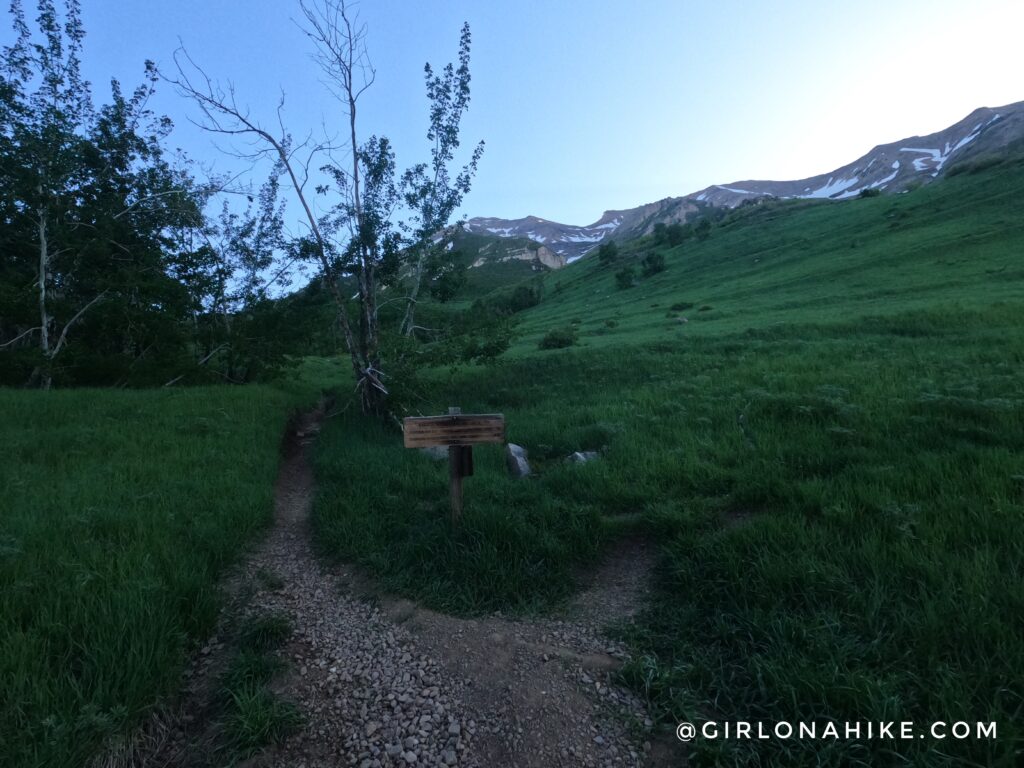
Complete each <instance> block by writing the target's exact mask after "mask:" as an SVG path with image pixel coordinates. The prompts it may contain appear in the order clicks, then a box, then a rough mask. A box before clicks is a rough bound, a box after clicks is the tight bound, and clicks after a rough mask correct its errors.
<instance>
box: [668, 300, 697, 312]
mask: <svg viewBox="0 0 1024 768" xmlns="http://www.w3.org/2000/svg"><path fill="white" fill-rule="evenodd" d="M669 309H671V310H672V311H673V312H685V311H686V310H688V309H693V302H692V301H680V302H678V303H676V304H673V305H672V306H671V307H669Z"/></svg>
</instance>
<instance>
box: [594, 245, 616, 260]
mask: <svg viewBox="0 0 1024 768" xmlns="http://www.w3.org/2000/svg"><path fill="white" fill-rule="evenodd" d="M597 258H598V260H600V262H601V263H602V264H611V263H613V262H614V261H615V260H616V259H617V258H619V247H618V246H617V245H615V243H614V242H608V243H601V247H600V248H598V249H597Z"/></svg>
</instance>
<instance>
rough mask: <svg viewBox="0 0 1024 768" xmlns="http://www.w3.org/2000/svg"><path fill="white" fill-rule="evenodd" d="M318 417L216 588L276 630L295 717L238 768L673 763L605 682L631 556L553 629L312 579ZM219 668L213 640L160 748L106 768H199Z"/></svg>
mask: <svg viewBox="0 0 1024 768" xmlns="http://www.w3.org/2000/svg"><path fill="white" fill-rule="evenodd" d="M323 416H324V411H323V407H321V408H319V409H317V410H316V411H313V412H311V413H309V414H306V415H305V416H304V417H303V418H302V419H301V420H300V421H299V423H298V424H297V425H296V428H295V430H294V432H293V436H292V438H291V439H290V440H288V441H286V444H285V449H284V451H283V457H282V463H281V468H280V472H279V476H278V481H277V488H276V501H275V523H274V526H273V528H272V529H271V531H270V532H269V534H268V535H267V537H266V539H265V540H264V541H263V542H262V544H260V546H259V547H258V548H257V549H256V551H255V552H254V553H253V554H252V555H251V556H250V558H249V559H248V560H247V562H246V563H245V565H244V566H242V567H241V568H240V569H239V571H238V572H237V573H236V574H235V576H234V577H232V578H231V579H230V580H229V582H228V584H227V589H228V593H229V595H235V596H236V597H237V596H238V595H240V594H242V593H245V594H246V597H247V598H248V600H247V602H246V608H245V609H244V610H246V611H254V612H257V613H265V612H273V611H279V612H284V613H287V614H288V615H289V616H290V618H291V620H292V625H293V627H294V633H293V635H292V638H291V640H290V641H289V642H288V644H287V646H286V647H285V649H284V650H283V652H282V653H283V655H285V656H287V658H288V660H289V661H290V665H289V670H288V671H287V672H285V673H283V674H282V675H280V676H279V677H278V678H277V679H275V681H274V683H273V685H272V687H273V688H274V690H275V691H276V692H277V693H279V694H280V695H281V696H283V697H285V698H287V699H290V700H292V701H294V702H296V703H297V704H298V705H299V707H300V708H301V710H302V711H303V714H304V716H305V726H304V728H303V729H302V731H301V732H300V733H298V734H296V735H295V736H293V737H291V738H290V739H289V740H288V741H286V742H285V743H283V744H281V745H279V746H277V747H273V748H271V749H268V750H266V751H265V752H263V753H261V754H260V755H258V756H257V757H256V758H253V759H252V760H250V761H248V762H247V763H246V765H249V766H253V767H254V768H255V767H259V768H269V767H272V766H275V767H276V766H282V767H283V766H289V768H319V767H321V766H323V767H324V768H326V767H327V766H359V768H379V767H382V766H409V765H415V766H448V765H459V766H479V767H480V768H504V767H505V766H508V767H509V768H512V767H515V768H519V767H523V768H527V767H529V768H534V767H536V768H542V767H543V768H548V767H553V766H566V767H567V768H568V767H569V766H573V767H575V766H594V767H597V766H616V767H617V766H641V765H643V766H652V765H657V766H663V765H676V764H682V762H681V761H682V760H683V753H682V750H679V751H678V752H674V754H673V753H672V752H670V751H667V750H666V749H665V748H664V744H660V745H658V746H656V747H655V748H654V749H652V748H651V745H650V743H649V741H648V739H649V738H650V735H649V732H650V727H651V721H650V720H649V719H648V718H647V714H646V712H645V711H644V707H643V704H642V703H641V702H640V701H639V700H638V699H636V698H635V697H634V696H633V695H632V694H631V693H629V692H628V691H626V690H624V689H621V688H619V687H617V686H615V685H612V684H610V682H609V674H610V673H611V672H612V671H613V670H615V669H617V668H618V667H619V665H620V664H621V663H622V660H623V659H624V658H625V657H626V650H625V648H623V647H622V646H621V645H619V644H617V643H615V642H613V641H611V640H609V639H608V638H607V637H605V636H604V635H603V634H602V632H601V629H602V627H603V625H605V624H606V623H608V622H610V621H613V620H616V619H628V617H629V616H630V615H632V613H634V612H635V611H636V610H637V609H638V608H639V607H640V606H641V605H642V599H643V594H644V591H645V588H646V582H647V578H648V574H649V569H650V564H651V561H652V553H651V552H650V551H649V549H648V548H647V547H646V546H645V545H644V544H643V543H642V542H633V543H630V544H629V545H628V546H626V547H624V548H623V549H621V550H620V551H618V552H617V553H616V555H615V556H614V557H612V558H611V559H610V560H609V562H608V563H607V565H606V566H605V567H603V568H602V569H600V570H599V571H598V572H597V573H596V574H595V575H594V577H593V582H592V584H591V586H590V587H589V588H588V589H585V590H584V591H582V592H581V593H580V594H579V595H578V596H577V598H576V599H575V600H574V601H573V602H572V604H571V605H570V606H569V608H568V610H567V611H566V612H565V614H564V615H562V616H558V617H550V618H544V619H531V620H519V619H508V618H504V617H501V616H498V615H496V616H492V617H487V618H483V619H459V618H455V617H451V616H446V615H442V614H439V613H435V612H432V611H428V610H425V609H422V608H419V607H417V606H416V605H415V604H413V603H411V602H409V601H406V600H397V599H389V598H387V597H381V596H379V595H374V594H372V585H369V584H368V583H367V582H366V580H365V579H362V578H360V577H359V576H358V575H357V574H355V573H354V572H353V571H352V570H351V569H348V568H345V567H326V566H325V565H323V564H322V563H321V562H320V561H319V560H318V559H317V558H316V557H315V556H314V555H313V553H312V551H311V547H310V532H309V527H308V518H309V511H310V507H311V504H312V496H313V476H312V471H311V468H310V465H309V462H308V460H307V447H308V445H309V444H310V443H311V442H312V440H313V439H314V438H315V435H316V433H317V432H318V431H319V423H320V421H321V420H322V418H323ZM267 574H272V575H273V576H274V578H273V579H272V580H271V583H272V584H273V588H267V587H266V586H265V583H266V582H267V581H268V580H267V578H266V575H267ZM261 577H262V578H261ZM228 613H229V614H230V611H229V612H228ZM224 655H225V652H224V651H223V649H222V648H221V646H220V645H219V644H218V642H217V640H216V638H214V640H213V641H212V642H211V644H210V645H209V646H207V648H205V649H204V653H203V654H202V655H201V656H200V658H199V659H198V660H197V663H196V665H195V667H194V670H193V671H192V672H191V673H190V679H191V683H190V685H189V690H188V693H187V694H186V700H185V702H184V704H183V706H182V710H181V712H179V713H178V715H177V716H176V717H169V718H166V722H165V723H164V724H162V725H161V726H160V727H157V728H155V729H153V728H151V729H150V730H151V731H155V732H158V733H159V734H161V735H162V739H159V741H160V742H161V743H160V744H159V745H158V748H156V749H149V750H142V751H139V752H138V753H137V754H136V755H135V757H134V759H131V760H130V761H128V762H124V761H121V763H120V764H122V765H124V764H131V765H146V766H157V765H160V766H165V765H174V766H197V765H203V764H204V763H205V759H204V758H203V756H202V754H201V753H202V752H203V751H204V744H205V745H208V744H209V743H210V742H211V739H212V738H214V736H215V734H210V733H208V732H206V730H207V729H206V728H205V726H204V725H203V719H204V718H203V710H204V707H206V706H208V705H207V704H206V702H208V701H209V700H210V698H211V691H212V689H213V687H214V685H215V683H214V682H213V680H214V679H215V677H216V672H217V670H218V668H219V666H220V665H222V663H223V662H222V661H219V658H220V657H221V656H224ZM154 743H155V742H154ZM145 752H149V753H150V754H149V756H148V757H146V756H145V755H144V753H145ZM666 753H668V755H669V756H670V757H671V758H674V760H670V759H667V758H666V756H665V755H666ZM656 755H662V756H661V757H657V756H656ZM676 761H679V762H676Z"/></svg>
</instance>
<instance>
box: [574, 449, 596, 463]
mask: <svg viewBox="0 0 1024 768" xmlns="http://www.w3.org/2000/svg"><path fill="white" fill-rule="evenodd" d="M599 458H601V454H600V453H598V452H597V451H576V453H574V454H572V455H571V456H570V457H569V458H567V459H566V461H567V462H569V463H570V464H586V463H587V462H588V461H594V459H599Z"/></svg>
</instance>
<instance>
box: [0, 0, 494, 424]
mask: <svg viewBox="0 0 1024 768" xmlns="http://www.w3.org/2000/svg"><path fill="white" fill-rule="evenodd" d="M298 5H299V10H300V11H301V15H302V20H303V29H304V31H305V32H306V34H307V36H308V38H309V40H310V41H311V43H312V45H313V51H314V58H315V60H316V62H317V63H318V64H319V66H320V69H321V73H320V74H321V75H322V76H323V77H322V79H323V80H324V81H325V82H326V83H327V84H328V85H329V89H328V90H329V91H330V92H331V93H332V94H333V95H334V96H335V97H336V98H337V100H338V103H337V104H336V105H335V106H336V107H337V108H338V109H337V111H338V112H339V113H340V115H341V116H342V118H343V119H342V125H343V126H344V127H343V130H342V131H341V133H342V134H343V135H344V141H343V142H341V143H340V144H336V143H334V142H333V141H332V140H329V139H324V140H322V141H320V142H314V141H311V140H307V141H305V142H296V141H294V140H293V138H292V134H291V133H290V132H289V131H288V129H287V127H286V125H285V120H284V112H283V103H281V104H278V105H276V106H277V110H276V114H275V116H274V122H273V124H272V125H273V127H268V126H269V124H268V125H264V124H263V123H261V122H260V121H259V120H258V119H256V118H255V117H253V116H252V114H253V113H252V112H251V111H250V109H249V108H248V107H247V106H244V105H242V104H240V103H239V102H238V101H237V100H236V94H235V92H234V90H233V89H231V88H222V87H221V86H219V85H218V83H217V81H216V80H215V79H214V78H213V77H210V76H209V75H207V74H206V73H205V72H204V71H203V70H202V69H200V68H199V67H198V66H197V65H196V64H195V62H194V61H193V60H192V59H191V58H190V57H189V56H188V54H187V53H186V52H185V51H183V50H181V51H178V52H177V54H176V56H175V70H174V71H173V72H171V73H161V72H159V71H157V69H156V68H155V67H154V66H153V65H152V64H150V63H147V65H146V70H145V80H144V82H143V84H142V85H141V86H140V87H138V88H137V89H135V90H134V91H132V92H131V93H125V92H124V91H123V90H122V88H121V86H120V84H119V83H117V82H116V81H114V82H112V83H111V99H110V102H109V103H108V104H105V105H102V106H97V105H96V104H95V102H94V100H93V96H92V92H91V88H90V86H89V84H88V83H87V82H86V81H84V80H83V78H82V76H81V71H80V62H81V59H82V52H83V41H84V37H85V31H84V29H83V27H82V22H81V12H80V7H79V2H78V0H64V1H63V2H62V3H60V7H58V2H57V0H37V3H36V10H37V15H36V24H35V29H34V30H33V29H32V28H31V27H30V25H29V22H28V19H27V16H26V13H25V9H24V8H23V4H22V0H13V2H12V5H11V18H12V21H13V26H14V30H15V42H14V43H13V45H10V46H8V47H6V48H4V49H3V51H2V60H0V355H3V358H2V360H3V365H2V366H0V383H3V384H30V385H35V386H40V387H47V388H48V387H50V386H51V385H53V384H54V383H55V382H56V383H59V384H61V385H73V384H107V385H109V384H115V385H152V384H171V383H176V382H182V381H189V382H192V381H196V380H199V379H201V378H212V379H216V380H222V379H226V380H229V381H238V382H240V381H247V380H251V379H253V378H256V377H258V376H260V375H262V374H264V373H267V372H269V371H273V370H276V369H277V368H278V367H280V365H282V364H283V363H284V360H285V358H286V353H288V352H292V353H301V352H303V351H306V350H305V349H304V347H303V340H304V339H305V340H307V341H309V340H310V339H311V338H314V337H315V339H316V344H317V345H318V346H321V347H322V346H323V345H324V343H325V340H329V339H331V338H334V339H335V340H336V341H337V342H338V343H339V344H340V346H341V347H342V348H344V349H345V350H346V351H347V352H348V354H349V357H350V359H351V364H352V369H353V373H354V375H355V380H356V382H357V384H358V389H359V392H360V396H361V401H362V405H363V408H364V410H366V411H368V412H375V413H383V412H384V411H385V410H386V407H385V401H386V398H387V396H388V388H387V385H386V384H385V378H386V376H387V374H386V373H385V370H384V369H385V367H387V365H388V364H389V363H386V362H385V361H384V355H385V353H384V351H383V350H384V349H385V348H386V347H388V346H389V342H388V341H387V337H389V336H390V335H395V336H400V337H405V338H409V339H412V338H414V337H415V335H416V332H417V331H418V330H422V328H421V327H420V326H418V325H417V307H418V305H419V303H420V302H421V298H422V297H421V292H422V291H424V290H426V291H427V292H428V293H429V294H430V295H432V296H433V297H435V298H437V299H439V300H442V301H444V300H448V299H450V298H452V297H453V296H454V295H455V294H456V292H457V291H458V290H459V289H460V288H461V286H462V284H463V283H464V281H465V275H464V271H465V265H462V264H460V263H459V260H458V254H457V253H455V252H453V251H452V250H451V249H450V247H449V246H450V243H449V242H448V241H447V239H446V238H445V237H443V236H440V237H439V236H438V233H443V232H446V231H451V230H450V228H449V227H448V225H449V222H450V219H451V217H452V216H453V214H454V211H455V210H456V209H457V208H458V206H459V205H460V204H461V201H462V198H463V196H464V195H465V194H466V193H467V192H468V191H469V188H470V184H471V181H472V179H473V176H474V174H475V172H476V167H477V163H478V162H479V159H480V156H481V153H482V151H483V143H482V142H481V143H480V144H479V145H477V146H476V148H475V149H473V150H472V152H471V153H470V155H469V158H468V162H466V163H465V164H464V165H463V166H461V168H454V167H453V164H454V161H455V157H456V153H457V151H458V149H459V146H460V142H459V126H460V122H461V119H462V117H463V115H464V113H465V111H466V109H467V108H468V105H469V97H470V89H469V84H470V73H469V51H470V33H469V28H468V26H464V27H463V29H462V35H461V38H460V41H459V52H458V62H457V63H455V64H449V65H447V66H446V67H444V68H443V69H442V70H440V71H435V70H433V69H432V68H431V67H430V65H429V64H428V65H427V66H426V67H425V84H426V90H427V96H428V98H429V101H430V110H429V122H428V126H427V139H428V141H429V143H430V159H429V160H428V161H427V162H422V163H418V164H416V165H413V166H411V167H409V168H407V169H405V170H403V171H399V169H398V168H397V166H396V159H395V152H394V149H393V148H392V146H391V143H390V141H389V140H388V139H387V138H386V137H384V136H365V137H364V136H363V135H362V134H361V132H360V131H359V123H358V120H357V105H358V102H359V98H360V96H361V95H362V94H363V93H364V92H365V91H366V89H367V88H369V87H370V86H371V85H372V83H373V80H374V71H373V69H372V67H371V66H370V64H369V59H368V56H367V52H366V49H365V45H364V40H365V36H366V30H365V28H364V27H363V26H361V25H360V24H359V23H358V21H357V19H355V18H353V17H352V15H351V14H350V12H349V9H348V8H347V7H346V5H345V3H344V1H343V0H300V2H299V4H298ZM161 80H164V81H166V82H169V83H170V84H172V85H173V86H174V87H175V88H176V89H177V91H178V92H179V93H180V94H182V95H183V96H185V97H187V98H188V99H190V100H191V102H192V104H193V105H194V106H195V107H197V108H198V110H199V112H200V123H201V124H202V125H203V127H204V128H206V129H207V130H209V131H211V132H213V133H218V134H221V135H223V136H229V137H231V138H241V139H244V140H247V141H249V142H250V143H249V144H248V147H249V149H248V150H247V151H248V157H249V159H250V160H251V161H253V167H255V168H262V169H263V170H264V171H265V172H266V178H265V180H263V181H262V183H258V182H259V180H258V179H248V180H243V184H242V185H241V186H239V185H238V183H237V181H233V184H235V186H234V187H233V188H232V189H228V188H227V186H226V184H224V183H218V181H217V180H206V181H202V182H200V181H197V179H196V177H195V174H194V173H193V172H192V168H191V167H190V166H189V165H187V164H185V163H183V162H182V161H181V160H180V158H175V157H173V156H170V157H169V154H170V153H168V151H167V137H168V134H169V132H170V130H171V123H170V121H169V120H168V119H167V118H163V117H158V116H156V115H154V114H153V113H152V112H151V111H150V110H149V108H148V106H147V104H148V101H149V98H150V96H151V95H152V93H153V91H154V89H155V88H156V86H157V84H158V83H159V82H160V81H161ZM253 148H255V149H253ZM340 148H344V149H347V150H348V156H349V158H350V162H348V163H347V164H341V163H336V162H334V160H333V157H335V156H336V153H335V152H334V150H337V149H340ZM261 160H262V161H265V162H263V163H262V164H261V163H260V161H261ZM231 193H233V194H231ZM286 201H291V202H292V203H295V204H297V209H298V211H299V215H300V216H301V218H302V220H303V221H304V222H305V224H306V227H305V231H304V232H303V233H302V234H300V235H299V236H297V237H286V236H285V234H284V232H285V227H284V218H285V203H286ZM211 210H213V211H216V213H215V214H214V215H211V213H210V212H211ZM303 264H313V265H314V266H315V268H316V271H317V274H316V277H315V280H314V281H313V282H312V283H310V285H309V287H307V289H305V290H304V291H303V292H301V293H300V294H299V295H298V296H293V297H289V299H288V300H285V301H280V300H275V299H274V297H273V294H274V293H275V290H274V289H275V286H281V285H283V284H284V283H285V282H286V281H287V279H288V277H289V275H291V274H292V273H293V271H294V270H296V269H300V270H301V267H302V265H303ZM383 289H387V290H388V291H389V293H388V298H387V300H386V301H384V302H379V301H378V295H379V292H380V291H381V290H383ZM278 293H279V291H278ZM387 305H390V306H387ZM328 308H329V310H328ZM304 310H310V311H308V312H305V311H304ZM325 311H326V312H327V314H329V315H330V317H329V318H325V317H324V315H325ZM385 319H386V320H387V322H389V323H390V326H389V327H388V328H382V323H383V322H385ZM312 321H315V322H324V323H325V324H326V325H327V326H328V330H327V331H326V332H324V331H317V332H312V331H311V329H310V327H309V323H310V322H312ZM390 347H391V348H393V349H395V350H400V351H398V352H396V353H395V354H398V355H405V354H411V353H410V352H409V349H410V347H409V345H408V344H399V343H394V344H390ZM394 364H395V366H396V367H400V366H401V363H400V362H395V363H394Z"/></svg>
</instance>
